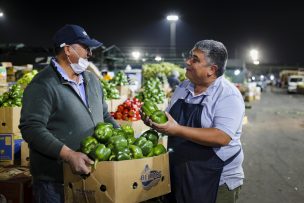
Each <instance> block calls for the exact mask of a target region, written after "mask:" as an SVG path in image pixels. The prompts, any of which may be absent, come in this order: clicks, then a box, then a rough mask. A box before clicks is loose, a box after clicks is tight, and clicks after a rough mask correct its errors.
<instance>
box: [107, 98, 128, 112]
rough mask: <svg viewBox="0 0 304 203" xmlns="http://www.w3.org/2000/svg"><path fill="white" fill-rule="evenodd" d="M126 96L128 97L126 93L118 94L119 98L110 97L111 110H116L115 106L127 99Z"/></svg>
mask: <svg viewBox="0 0 304 203" xmlns="http://www.w3.org/2000/svg"><path fill="white" fill-rule="evenodd" d="M127 98H128V97H127V96H126V95H123V96H120V99H112V100H110V101H111V108H112V111H113V112H115V111H117V107H118V106H119V105H120V104H123V103H124V102H125V101H126V100H127Z"/></svg>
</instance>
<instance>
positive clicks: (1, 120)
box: [0, 107, 21, 133]
mask: <svg viewBox="0 0 304 203" xmlns="http://www.w3.org/2000/svg"><path fill="white" fill-rule="evenodd" d="M20 112H21V107H0V133H19V132H20V130H19V128H18V125H19V122H20V121H19V120H20Z"/></svg>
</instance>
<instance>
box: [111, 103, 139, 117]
mask: <svg viewBox="0 0 304 203" xmlns="http://www.w3.org/2000/svg"><path fill="white" fill-rule="evenodd" d="M142 104H143V103H142V102H141V101H140V100H139V99H137V98H135V97H134V98H133V99H127V100H126V101H125V102H124V103H122V104H120V105H119V106H118V107H117V111H115V112H111V115H112V116H113V117H114V118H115V119H116V120H126V121H137V120H140V119H141V116H140V114H139V109H140V108H141V106H142Z"/></svg>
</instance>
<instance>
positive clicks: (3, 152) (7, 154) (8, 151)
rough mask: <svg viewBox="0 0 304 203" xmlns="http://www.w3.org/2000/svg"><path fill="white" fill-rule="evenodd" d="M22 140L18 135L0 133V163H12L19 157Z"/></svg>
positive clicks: (3, 164)
mask: <svg viewBox="0 0 304 203" xmlns="http://www.w3.org/2000/svg"><path fill="white" fill-rule="evenodd" d="M23 141H24V140H23V139H22V138H20V136H19V135H14V134H0V165H2V166H5V165H13V164H14V163H15V161H16V160H19V159H20V158H21V144H22V142H23Z"/></svg>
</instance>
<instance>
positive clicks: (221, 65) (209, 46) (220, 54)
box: [193, 40, 228, 77]
mask: <svg viewBox="0 0 304 203" xmlns="http://www.w3.org/2000/svg"><path fill="white" fill-rule="evenodd" d="M193 49H199V50H201V51H202V52H204V53H205V56H206V58H207V61H208V63H210V64H213V65H217V67H218V70H217V73H216V75H217V77H220V76H222V75H223V74H224V72H225V69H226V64H227V60H228V51H227V49H226V47H225V45H224V44H223V43H222V42H218V41H215V40H201V41H199V42H197V43H196V44H195V45H194V47H193Z"/></svg>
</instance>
